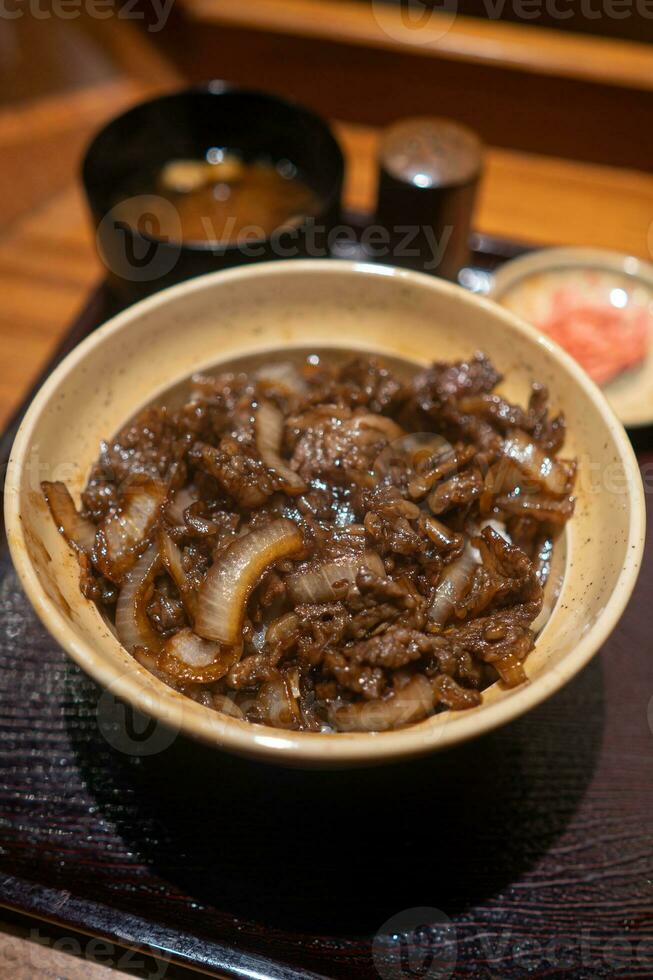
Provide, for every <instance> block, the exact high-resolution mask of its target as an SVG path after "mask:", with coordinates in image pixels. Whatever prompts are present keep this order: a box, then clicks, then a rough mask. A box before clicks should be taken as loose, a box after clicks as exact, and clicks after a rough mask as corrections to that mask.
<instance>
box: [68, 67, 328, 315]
mask: <svg viewBox="0 0 653 980" xmlns="http://www.w3.org/2000/svg"><path fill="white" fill-rule="evenodd" d="M225 151H227V152H228V153H230V154H236V155H237V158H238V159H239V160H241V161H242V162H243V163H245V164H247V163H254V162H258V161H267V162H269V163H270V164H271V165H272V166H275V167H276V168H277V169H279V168H280V167H281V166H283V167H284V168H286V172H285V173H284V176H287V173H288V171H289V172H290V173H291V174H292V175H294V176H296V177H297V178H298V179H300V180H301V181H302V183H303V184H304V185H305V187H306V188H307V189H308V191H310V192H311V199H312V201H313V207H312V208H311V213H310V214H307V215H305V216H301V217H299V218H298V219H297V220H296V221H295V222H294V223H293V224H292V225H288V224H283V223H282V224H281V225H280V226H279V227H278V228H277V229H276V230H275V231H274V232H271V233H270V232H269V231H268V232H267V233H266V232H265V231H264V230H263V227H260V228H258V229H257V225H256V220H255V212H254V220H253V221H252V223H251V225H250V226H248V229H247V233H246V234H243V235H242V236H241V235H239V236H238V237H237V238H236V239H233V238H227V239H225V240H223V241H216V240H213V239H212V238H211V237H210V235H208V236H206V237H205V238H204V239H203V240H187V239H186V238H184V236H183V234H182V231H181V224H180V222H179V219H178V213H177V211H176V210H175V206H174V204H173V203H171V202H170V201H169V200H167V199H164V198H162V197H161V194H160V191H159V190H158V189H157V175H160V174H161V172H162V171H163V169H164V168H165V167H166V165H170V164H171V162H172V161H188V160H190V161H205V160H209V161H210V162H213V161H212V160H211V156H210V154H213V155H214V158H215V155H216V154H222V153H223V152H225ZM344 169H345V166H344V158H343V154H342V151H341V149H340V146H339V144H338V142H337V140H336V139H335V137H334V135H333V133H332V132H331V129H330V128H329V126H328V125H327V123H326V122H325V121H324V120H322V119H320V117H319V116H317V115H315V114H314V113H313V112H311V111H309V110H308V109H305V108H303V107H302V106H300V105H297V104H295V103H292V102H288V101H285V100H283V99H280V98H277V97H275V96H273V95H269V94H266V93H263V92H257V91H250V90H248V89H241V88H237V87H234V86H231V85H229V84H228V83H226V82H210V83H208V84H207V85H203V86H201V87H194V88H189V89H184V90H182V91H178V92H174V93H172V94H169V95H164V96H161V97H159V98H155V99H152V100H150V101H147V102H143V103H140V104H139V105H137V106H135V107H134V108H132V109H130V110H128V111H127V112H125V113H124V114H122V115H120V116H118V117H117V118H115V119H113V120H112V121H111V122H110V123H108V125H107V126H105V127H104V128H103V129H102V130H101V131H100V132H99V133H98V134H97V135H96V136H95V138H94V139H93V141H92V142H91V144H90V146H89V147H88V150H87V151H86V155H85V157H84V160H83V163H82V179H83V183H84V188H85V191H86V196H87V198H88V203H89V206H90V209H91V213H92V217H93V222H94V225H95V229H96V236H97V246H98V251H99V253H100V257H101V258H102V261H103V262H104V264H105V266H106V267H107V271H108V275H109V281H110V283H111V285H112V287H113V289H114V291H115V292H116V293H117V294H118V296H119V298H120V299H121V300H122V301H124V302H131V301H134V300H137V299H140V298H141V297H143V296H147V295H149V294H151V293H154V292H156V291H157V290H159V289H162V288H164V287H166V286H170V285H173V284H174V283H177V282H181V281H182V280H184V279H189V278H191V277H192V276H197V275H201V274H203V273H205V272H213V271H215V270H216V269H220V268H227V267H230V266H234V265H238V264H240V263H243V262H252V261H264V260H268V259H280V258H295V257H297V258H302V257H307V256H308V257H320V256H321V255H326V254H327V251H328V249H327V245H326V243H327V242H328V238H329V231H330V230H331V229H332V228H334V227H335V225H336V224H337V223H338V220H339V215H340V199H341V193H342V184H343V178H344ZM280 172H282V171H280ZM125 206H127V207H129V208H130V219H129V220H125V218H124V211H125ZM162 208H163V209H164V211H163V212H162V211H161V209H162ZM250 211H251V208H250ZM162 213H163V214H164V216H165V217H166V218H168V219H169V220H166V222H165V227H164V226H163V224H162V222H161V214H162ZM134 215H135V216H136V219H134ZM207 217H208V216H207ZM171 227H172V228H173V229H175V228H177V229H178V233H177V234H170V228H171ZM209 228H210V225H209Z"/></svg>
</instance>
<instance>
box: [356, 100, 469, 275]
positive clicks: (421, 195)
mask: <svg viewBox="0 0 653 980" xmlns="http://www.w3.org/2000/svg"><path fill="white" fill-rule="evenodd" d="M482 163H483V145H482V143H481V141H480V139H479V137H478V136H477V135H476V134H475V133H474V132H472V130H471V129H468V128H467V127H466V126H461V125H459V124H458V123H455V122H452V121H451V120H449V119H439V118H437V117H416V118H413V119H404V120H402V121H400V122H398V123H395V124H394V125H392V126H390V127H389V128H388V129H387V130H386V131H385V133H384V134H383V136H382V138H381V146H380V150H379V194H378V202H377V211H376V222H377V224H379V225H382V226H383V228H384V229H385V230H386V233H389V236H390V240H389V244H390V255H389V260H390V261H391V262H392V263H394V264H395V265H400V266H407V267H409V268H412V269H420V270H423V271H425V272H432V273H435V274H436V275H438V276H442V277H443V278H445V279H451V280H453V281H455V280H456V278H457V276H458V272H459V270H460V269H461V268H462V267H463V266H464V265H465V264H466V263H467V261H468V260H469V234H470V227H471V219H472V212H473V209H474V201H475V197H476V189H477V186H478V180H479V177H480V174H481V170H482Z"/></svg>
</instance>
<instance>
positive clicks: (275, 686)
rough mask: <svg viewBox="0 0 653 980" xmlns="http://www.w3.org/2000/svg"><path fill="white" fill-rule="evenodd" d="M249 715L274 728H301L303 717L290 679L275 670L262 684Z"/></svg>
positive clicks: (252, 718)
mask: <svg viewBox="0 0 653 980" xmlns="http://www.w3.org/2000/svg"><path fill="white" fill-rule="evenodd" d="M249 716H250V718H251V720H252V721H255V722H258V723H259V724H263V725H272V727H273V728H299V727H300V726H301V720H302V718H301V713H300V710H299V706H298V704H297V695H296V694H295V693H294V692H293V690H292V686H291V684H290V681H289V680H288V679H287V678H285V677H283V676H282V675H281V674H279V673H278V672H277V671H274V673H273V675H272V677H271V678H270V679H269V680H266V681H264V682H263V684H261V687H260V688H259V691H258V694H257V695H256V700H255V701H254V703H253V705H252V706H251V708H250V710H249Z"/></svg>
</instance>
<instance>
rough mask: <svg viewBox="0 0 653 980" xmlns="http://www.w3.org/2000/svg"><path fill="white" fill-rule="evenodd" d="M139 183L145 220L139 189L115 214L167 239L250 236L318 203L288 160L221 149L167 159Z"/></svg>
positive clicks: (284, 224)
mask: <svg viewBox="0 0 653 980" xmlns="http://www.w3.org/2000/svg"><path fill="white" fill-rule="evenodd" d="M144 184H149V186H148V190H147V198H146V200H147V208H146V211H147V226H146V227H144V226H143V221H144V207H143V202H144V200H145V198H144V197H143V196H142V195H141V196H130V197H128V198H127V199H122V200H120V201H119V202H118V204H116V206H115V208H114V215H115V217H116V218H118V219H119V220H122V221H124V222H126V223H127V224H128V225H130V226H131V227H132V228H136V229H138V230H139V231H144V230H145V231H147V232H149V233H150V234H155V235H156V236H157V237H160V238H165V239H168V240H170V241H184V242H220V243H222V244H238V243H241V242H242V243H247V242H252V241H255V240H260V239H263V238H268V237H270V235H272V234H273V233H274V232H275V231H278V230H279V229H282V228H293V227H296V226H297V225H299V224H300V223H301V222H302V221H303V220H304V219H305V218H307V217H310V216H312V215H315V214H316V213H317V212H318V211H319V209H320V200H319V197H318V195H317V194H316V193H315V192H314V191H313V190H311V188H310V187H308V185H307V184H306V183H305V182H304V181H303V180H302V178H301V177H300V175H299V174H298V172H297V168H296V167H295V166H294V164H292V163H291V162H290V161H289V160H281V161H278V162H276V163H273V162H271V161H269V160H253V161H245V160H243V159H241V158H240V157H239V156H237V155H236V154H234V153H229V152H226V151H222V150H210V151H209V152H208V153H207V158H206V159H205V160H199V159H195V160H191V159H185V160H171V161H170V162H169V163H167V164H166V165H165V167H163V168H162V169H161V170H159V171H158V172H157V173H156V174H155V175H153V177H151V178H150V180H149V181H147V182H141V186H143V185H144Z"/></svg>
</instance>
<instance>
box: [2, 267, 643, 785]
mask: <svg viewBox="0 0 653 980" xmlns="http://www.w3.org/2000/svg"><path fill="white" fill-rule="evenodd" d="M307 345H308V346H310V345H315V346H316V347H317V346H320V347H340V348H342V347H347V348H352V349H359V350H368V351H376V352H379V353H381V354H383V353H386V354H389V355H395V356H400V357H403V358H408V359H410V360H414V361H416V362H419V363H422V364H424V363H427V362H428V361H430V360H433V359H434V358H437V359H449V358H460V357H466V356H468V355H470V354H471V353H472V352H473V351H475V350H477V349H481V350H485V351H486V352H487V353H488V354H489V355H490V356H491V357H492V359H493V361H494V362H495V364H496V365H497V366H498V368H499V369H500V370H501V371H502V372H503V373H504V374H505V379H506V380H505V382H504V384H503V386H502V390H503V391H505V393H506V394H507V395H508V396H509V397H511V398H513V399H516V400H518V401H522V402H523V401H524V400H525V399H526V398H527V395H528V389H529V384H530V382H531V380H533V379H537V380H539V381H541V382H544V383H546V384H547V385H548V386H549V389H550V392H551V400H552V407H553V409H554V410H558V409H563V410H564V412H565V414H566V416H567V421H568V430H569V434H568V440H567V444H566V447H565V454H566V455H574V456H578V458H579V463H580V466H579V479H578V502H577V506H576V513H575V516H574V518H573V520H572V521H570V522H569V524H568V526H567V530H566V532H565V538H564V540H561V541H560V542H559V546H558V556H559V559H558V560H559V562H560V561H561V560H562V564H564V577H563V582H562V589H561V593H560V596H559V598H558V600H557V603H556V605H555V607H554V609H553V612H552V614H551V616H550V618H549V620H548V622H547V624H546V626H545V627H544V629H543V631H542V633H541V634H540V636H539V638H538V642H537V647H536V650H535V651H534V652H533V653H532V654H531V656H530V657H529V659H528V661H527V673H528V676H529V682H528V683H527V684H524V685H522V686H521V687H518V688H516V689H513V690H505V689H503V688H502V687H501V686H500V685H498V684H497V685H495V686H494V687H492V688H490V689H489V690H488V691H486V692H485V695H484V703H483V705H482V706H480V707H479V708H475V709H472V710H470V711H466V712H448V713H444V714H440V715H437V716H435V717H433V718H431V719H428V720H426V721H424V722H422V723H421V724H418V725H415V726H413V727H410V728H406V729H403V730H400V731H395V732H387V733H382V734H365V733H361V734H337V735H336V734H313V733H295V732H287V731H283V730H279V729H273V728H266V727H262V726H256V725H250V724H248V723H246V722H242V721H238V720H234V719H230V718H226V717H224V716H222V715H219V714H217V713H216V712H212V711H210V710H209V709H208V708H205V707H203V706H201V705H199V704H197V703H195V702H193V701H191V700H189V699H187V698H185V697H183V696H181V695H179V694H177V693H175V692H174V691H172V690H171V689H170V688H168V687H166V686H165V685H163V684H162V683H160V682H159V681H158V680H156V679H155V678H154V677H153V676H152V675H151V674H149V673H148V672H147V671H146V670H145V669H143V668H141V667H139V666H138V664H137V663H136V662H135V661H134V660H133V659H132V657H130V656H129V655H128V654H127V653H126V652H125V651H124V650H123V649H122V648H121V647H120V645H119V643H118V642H117V640H116V638H115V636H114V635H113V633H112V631H111V629H110V628H109V627H108V626H107V624H106V622H105V621H104V620H103V618H102V617H101V615H100V614H99V612H98V610H97V609H96V608H95V606H94V605H93V604H92V603H91V602H87V601H86V600H85V599H83V598H82V596H81V594H80V591H79V586H78V577H79V571H78V567H77V561H76V559H75V558H74V556H73V555H72V554H71V552H70V551H69V549H68V547H67V546H66V543H65V541H64V539H63V538H62V537H61V535H60V534H59V533H58V532H57V530H56V528H55V526H54V523H53V521H52V518H51V517H50V514H49V511H48V509H47V507H46V505H45V502H44V500H43V497H42V495H41V493H40V490H39V484H40V481H41V480H43V479H47V480H61V479H63V480H65V481H66V482H67V483H68V485H69V486H70V487H71V489H72V491H73V493H74V494H75V495H76V496H77V498H78V497H79V492H80V490H81V488H82V486H83V484H84V481H85V478H86V475H87V473H88V471H89V468H90V466H91V463H92V462H93V460H94V458H95V456H96V454H97V449H98V444H99V442H100V439H102V438H103V437H106V436H110V435H111V434H113V433H114V432H116V431H117V430H118V429H119V428H120V426H121V425H122V424H123V423H124V422H125V421H126V420H127V419H128V418H129V417H130V416H131V415H132V414H133V413H134V412H135V411H136V410H137V409H138V408H139V407H140V406H142V405H143V404H144V403H146V402H148V401H149V400H150V399H151V398H152V397H153V396H154V395H156V394H157V393H158V392H161V391H162V390H163V389H165V388H167V387H168V386H169V385H171V384H174V383H175V382H177V381H179V380H181V379H183V378H184V377H185V376H187V375H188V374H189V373H190V372H192V371H194V370H196V369H198V368H207V367H210V366H212V365H215V364H216V363H219V362H220V361H222V360H226V359H230V358H233V357H236V356H240V355H244V354H247V353H251V352H256V351H266V350H269V351H273V350H276V349H279V348H284V347H289V346H290V347H292V346H295V347H305V346H307ZM5 513H6V524H7V533H8V537H9V544H10V546H11V552H12V556H13V559H14V563H15V565H16V569H17V570H18V574H19V575H20V579H21V581H22V584H23V586H24V588H25V590H26V592H27V594H28V596H29V598H30V600H31V602H32V604H33V606H34V608H35V610H36V612H37V613H38V615H39V616H40V618H41V620H42V621H43V623H44V624H45V626H46V627H47V629H48V630H49V631H50V633H51V634H52V636H53V637H54V638H55V639H56V640H57V641H58V642H59V643H60V644H61V645H62V646H63V647H64V648H65V649H66V650H67V651H68V653H69V654H70V656H71V657H72V658H73V659H74V660H75V661H76V662H77V663H78V664H79V665H80V666H81V667H82V668H83V669H84V670H86V671H87V672H88V673H89V674H90V675H91V676H92V677H94V678H95V679H96V680H97V681H98V682H99V683H100V684H101V685H103V686H104V687H105V688H107V689H109V690H110V691H111V692H113V694H115V695H116V696H118V697H120V698H123V699H125V700H126V701H128V702H131V704H132V705H134V706H135V707H136V708H138V709H140V710H142V711H144V712H145V713H147V714H150V715H152V716H154V717H155V718H156V719H159V720H160V721H163V722H165V723H166V724H167V725H169V726H170V727H171V728H172V729H176V730H181V731H183V732H184V733H185V734H187V735H191V736H193V737H196V738H199V739H201V740H203V741H205V742H208V743H210V744H212V745H215V746H216V747H221V748H225V749H228V750H231V751H234V752H239V753H243V754H246V755H250V756H255V757H258V758H261V759H267V760H271V761H277V762H282V763H286V764H294V765H329V766H338V765H347V764H352V763H368V762H369V763H375V762H382V761H385V760H392V759H397V758H398V757H402V756H410V755H414V754H418V753H422V752H429V751H433V750H436V749H443V748H446V747H448V746H451V745H454V744H456V743H458V742H461V741H463V740H464V739H468V738H470V737H472V736H476V735H480V734H481V733H482V732H487V731H489V730H490V729H492V728H495V727H496V726H498V725H501V724H504V723H505V722H507V721H510V720H511V719H513V718H516V717H517V716H518V715H521V714H523V713H524V712H525V711H528V710H529V709H530V708H532V707H533V706H534V705H536V704H538V703H539V702H540V701H542V700H544V698H546V697H548V696H549V695H550V694H552V693H553V692H554V691H556V690H557V689H558V688H560V687H561V686H562V685H563V684H565V683H566V682H567V681H568V680H569V679H570V678H571V677H573V676H574V674H576V673H577V671H579V670H580V669H581V668H582V667H583V666H584V665H585V664H586V663H587V662H588V660H589V659H590V657H591V656H592V655H593V654H594V653H595V652H596V650H597V649H598V648H599V647H600V645H601V643H602V642H603V641H604V640H605V639H606V637H607V636H608V634H609V633H610V631H611V630H612V629H613V627H614V626H615V624H616V622H617V620H618V619H619V617H620V615H621V613H622V612H623V609H624V606H625V604H626V602H627V601H628V598H629V596H630V594H631V591H632V589H633V586H634V583H635V579H636V576H637V571H638V568H639V564H640V558H641V553H642V545H643V538H644V505H643V491H642V485H641V480H640V476H639V470H638V468H637V464H636V461H635V458H634V455H633V452H632V449H631V447H630V444H629V442H628V439H627V437H626V435H625V433H624V430H623V428H622V427H621V425H620V424H619V422H618V421H617V419H616V418H615V417H614V415H613V414H612V411H611V410H610V408H609V407H608V405H607V403H606V401H605V399H604V398H603V396H602V395H601V394H600V392H599V391H598V389H597V388H596V387H595V386H594V385H593V384H592V383H591V382H590V381H589V380H588V379H587V377H586V376H585V375H584V374H583V373H582V371H580V369H579V368H578V367H577V366H576V365H575V364H574V362H573V361H572V360H571V358H569V357H568V356H567V355H566V354H564V353H563V352H562V351H561V350H560V349H559V348H557V347H556V346H555V345H554V344H552V343H550V342H549V341H547V340H546V339H544V338H542V337H538V335H537V334H536V333H535V331H533V330H532V329H531V328H530V327H528V326H527V325H526V324H524V323H521V322H520V321H519V320H517V319H516V318H515V317H514V316H512V315H511V314H510V313H508V312H506V311H504V310H502V309H500V308H499V307H498V306H496V305H495V304H493V303H489V302H486V301H484V300H481V299H478V298H476V297H474V296H471V295H469V294H467V293H465V292H464V291H463V290H462V289H459V288H458V287H456V286H452V285H449V284H447V283H444V282H441V281H439V280H438V279H434V278H430V277H427V276H422V275H417V274H414V273H411V272H405V271H398V270H394V269H390V268H386V267H380V266H376V267H375V266H368V265H357V264H353V263H348V262H328V261H323V260H319V261H294V262H282V263H272V264H261V265H255V266H248V267H243V268H241V269H236V270H234V271H231V272H226V273H216V274H214V275H210V276H206V277H203V278H200V279H195V280H192V281H190V282H187V283H184V284H182V285H180V286H175V287H174V288H172V289H170V290H167V291H166V292H163V293H159V294H158V295H156V296H154V297H152V298H150V299H147V300H145V301H143V302H142V303H139V304H138V305H137V306H134V307H132V308H131V309H129V310H127V311H126V312H125V313H122V314H121V315H120V316H118V317H116V318H115V319H113V320H112V321H111V322H110V323H108V324H106V325H105V326H104V327H102V328H101V329H100V330H98V331H97V332H96V333H94V334H93V335H92V336H91V337H89V338H88V339H87V340H85V341H84V342H83V343H82V344H80V345H79V347H77V348H76V349H75V350H74V351H73V352H72V353H71V354H70V355H69V356H68V357H67V358H66V359H65V361H64V362H63V363H62V364H61V365H60V366H59V367H58V368H57V370H56V371H55V372H54V373H53V374H52V376H51V377H50V378H49V379H48V381H47V382H46V383H45V385H44V386H43V388H42V389H41V391H40V392H39V394H38V395H37V397H36V398H35V400H34V402H33V404H32V406H31V408H30V410H29V412H28V414H27V416H26V418H25V420H24V422H23V424H22V426H21V428H20V431H19V433H18V436H17V438H16V443H15V445H14V448H13V452H12V456H11V462H10V466H9V471H8V476H7V484H6V499H5Z"/></svg>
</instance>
